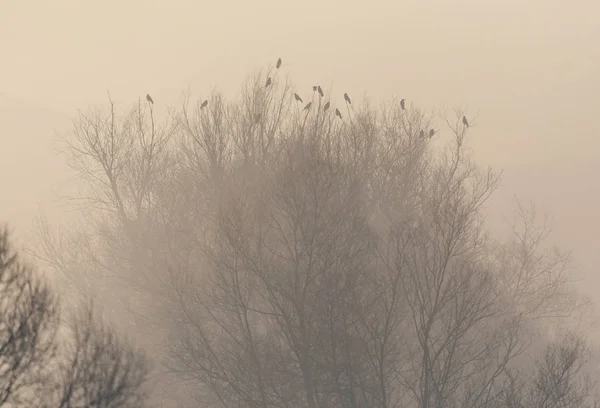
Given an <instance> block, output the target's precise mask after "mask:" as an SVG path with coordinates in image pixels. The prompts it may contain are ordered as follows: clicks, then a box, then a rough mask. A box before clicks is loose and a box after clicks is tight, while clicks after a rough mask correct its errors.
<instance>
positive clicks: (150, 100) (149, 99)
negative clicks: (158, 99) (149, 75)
mask: <svg viewBox="0 0 600 408" xmlns="http://www.w3.org/2000/svg"><path fill="white" fill-rule="evenodd" d="M146 100H147V101H148V102H150V103H151V104H152V105H154V101H153V100H152V97H151V96H150V94H146Z"/></svg>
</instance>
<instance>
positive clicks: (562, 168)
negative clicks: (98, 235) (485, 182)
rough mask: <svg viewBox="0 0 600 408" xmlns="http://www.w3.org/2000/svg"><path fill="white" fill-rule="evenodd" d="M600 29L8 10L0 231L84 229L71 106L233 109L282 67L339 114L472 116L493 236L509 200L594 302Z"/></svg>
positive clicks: (380, 13) (337, 14) (11, 5)
mask: <svg viewBox="0 0 600 408" xmlns="http://www.w3.org/2000/svg"><path fill="white" fill-rule="evenodd" d="M599 15H600V4H598V3H596V2H592V1H591V0H588V1H571V2H564V1H553V0H546V1H541V0H535V1H530V2H519V1H516V0H507V1H491V0H490V1H484V2H481V1H474V0H469V1H467V0H457V1H441V0H432V1H429V2H422V1H415V0H409V1H397V0H396V1H391V0H388V1H370V2H367V3H365V2H362V1H357V0H350V1H345V2H333V1H329V2H323V1H316V0H307V1H303V2H282V1H266V0H257V1H253V2H250V1H232V2H205V1H191V0H187V1H185V0H170V1H158V0H155V1H150V0H146V1H142V0H128V1H116V0H110V1H104V2H99V3H92V2H83V1H79V0H58V1H54V2H46V1H40V0H29V1H24V0H0V185H1V186H2V190H1V191H2V193H1V194H0V222H2V221H6V222H8V224H9V226H10V228H11V231H13V232H14V234H13V235H14V238H15V240H16V242H17V243H18V244H19V245H22V246H25V245H30V244H31V243H32V242H34V241H35V239H36V230H35V220H36V217H39V216H40V215H44V216H45V217H46V218H47V219H48V221H49V222H50V223H51V224H52V226H53V227H56V228H58V227H59V226H60V225H61V223H63V222H64V223H66V222H68V221H69V220H71V219H73V218H75V217H76V216H77V215H78V213H77V212H74V211H71V209H70V207H69V206H67V203H66V202H65V200H64V199H63V198H64V197H65V196H74V195H77V190H78V186H77V183H78V178H77V176H76V174H75V173H74V172H72V171H71V170H70V169H69V167H68V166H67V161H66V159H65V156H64V155H63V153H64V146H63V145H62V144H61V138H62V137H65V136H67V135H69V133H70V131H71V130H72V126H73V124H72V120H73V119H75V118H76V117H77V114H78V111H79V110H81V111H87V110H88V109H89V108H90V107H94V106H100V105H101V106H107V105H108V102H109V100H108V97H109V94H110V97H111V98H112V100H113V101H115V103H116V109H117V111H120V112H122V111H124V110H127V109H129V108H130V107H131V106H132V105H133V104H134V103H136V102H137V101H138V100H140V101H141V102H142V103H145V102H144V101H145V95H146V94H147V93H149V94H150V95H152V98H153V100H154V105H153V112H154V114H155V115H156V118H157V122H161V121H162V119H163V118H166V117H167V116H168V115H169V114H170V112H171V110H173V109H176V108H179V107H181V103H182V95H183V93H184V92H187V91H189V92H191V96H192V98H193V99H197V100H204V99H206V98H209V96H210V94H211V92H213V91H214V90H215V89H216V90H220V91H222V92H223V93H224V94H225V95H226V97H227V98H228V99H229V98H236V97H237V95H238V93H239V89H240V85H241V84H242V83H243V81H244V80H246V79H247V78H248V77H249V76H251V75H253V74H254V73H256V72H258V71H259V70H263V69H266V68H272V67H273V66H274V64H275V62H276V60H277V58H282V60H283V65H282V67H281V70H280V72H281V74H280V75H281V76H282V77H284V76H285V77H289V79H290V80H291V81H292V83H293V84H294V86H295V89H296V90H298V91H299V92H301V94H302V95H303V96H304V95H308V94H309V93H310V89H311V87H312V86H313V85H314V84H317V83H318V84H321V85H323V87H324V88H325V89H326V91H327V93H328V94H331V98H332V100H335V101H337V103H338V104H341V103H342V101H343V99H342V95H343V94H344V93H345V92H347V93H348V94H349V95H351V96H352V98H353V104H354V105H353V106H357V105H358V106H360V105H361V104H362V103H363V99H364V98H365V97H366V98H368V99H369V100H370V101H371V102H372V104H373V105H374V106H376V105H379V104H380V103H381V102H383V101H384V100H389V99H391V98H398V99H400V98H405V99H406V100H407V101H408V104H410V105H411V106H412V105H414V106H418V107H421V108H423V109H425V110H427V109H434V112H433V113H435V114H440V115H444V114H446V115H449V116H452V114H453V113H452V111H453V109H455V108H460V109H464V110H465V112H466V115H467V116H468V117H469V119H470V122H471V125H472V126H471V129H470V131H469V148H470V149H471V150H472V152H473V156H474V158H475V159H476V161H477V163H478V164H481V165H482V166H483V167H487V166H488V165H489V166H492V168H493V169H494V170H496V171H500V170H501V171H503V175H502V183H501V187H500V188H499V190H498V191H497V192H496V193H494V194H493V195H492V196H491V199H490V200H489V202H488V204H487V206H486V211H487V214H488V220H487V221H488V222H489V226H490V228H491V230H492V231H493V232H496V233H497V234H498V235H499V236H502V235H503V234H506V233H507V232H508V231H507V229H506V228H507V223H506V220H507V219H509V218H511V216H512V215H513V213H514V204H515V200H514V199H515V197H517V198H519V199H520V200H521V201H523V202H531V203H533V204H535V205H536V206H537V207H538V209H539V210H540V211H541V212H542V213H545V214H547V215H548V216H549V218H548V225H549V226H550V227H551V229H552V235H551V236H550V237H549V241H550V242H551V243H555V244H557V245H558V246H560V247H561V248H562V249H564V250H567V251H571V253H572V255H573V265H572V266H573V269H574V275H575V276H576V277H577V278H578V282H577V284H576V286H577V288H578V289H579V290H580V291H581V292H582V293H583V294H585V295H588V296H589V297H590V298H591V299H592V300H593V301H594V303H596V304H598V303H599V302H600V291H598V289H597V288H598V286H599V283H600V277H599V276H598V269H597V266H598V265H600V238H599V237H598V233H597V232H598V226H600V215H599V213H598V210H597V209H598V208H600V185H599V183H598V181H597V178H598V174H600V137H599V136H600V123H599V122H598V120H597V113H596V111H597V107H598V103H597V98H596V95H597V94H598V93H599V91H600V79H599V75H598V74H599V73H600V48H599V47H597V45H596V44H597V43H598V42H599V41H600V25H599V24H598V22H597V21H598V16H599ZM306 99H307V100H308V99H309V98H306ZM438 128H441V131H440V134H441V137H444V136H448V137H449V136H451V135H450V132H449V131H448V130H446V129H445V128H444V127H443V126H442V125H441V124H440V125H439V126H438ZM434 143H436V142H435V141H434ZM61 197H62V198H61ZM41 272H42V273H45V271H44V270H42V271H41ZM592 332H593V330H592V327H590V335H591V338H595V340H597V344H596V346H598V345H600V336H598V335H597V334H595V333H592Z"/></svg>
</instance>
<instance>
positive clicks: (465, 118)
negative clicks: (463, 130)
mask: <svg viewBox="0 0 600 408" xmlns="http://www.w3.org/2000/svg"><path fill="white" fill-rule="evenodd" d="M463 125H465V126H466V127H469V121H468V120H467V117H466V116H463Z"/></svg>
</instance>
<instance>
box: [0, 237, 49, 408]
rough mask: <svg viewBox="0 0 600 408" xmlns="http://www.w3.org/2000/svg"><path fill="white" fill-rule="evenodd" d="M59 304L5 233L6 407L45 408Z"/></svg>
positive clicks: (0, 308)
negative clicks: (32, 407) (18, 253)
mask: <svg viewBox="0 0 600 408" xmlns="http://www.w3.org/2000/svg"><path fill="white" fill-rule="evenodd" d="M57 327H58V321H57V304H56V300H55V298H54V296H52V294H51V292H50V290H49V288H48V286H47V285H46V284H45V283H44V282H42V281H41V280H39V279H38V278H37V277H36V276H34V274H33V271H32V269H31V268H30V267H29V266H27V265H25V264H23V263H22V262H21V261H20V259H19V257H18V255H17V254H16V253H15V252H13V250H12V248H11V245H10V242H9V234H8V230H7V228H5V227H3V228H1V229H0V406H40V405H38V404H39V403H40V402H41V400H42V398H41V397H40V396H41V395H42V394H43V393H42V391H43V390H44V388H45V387H46V386H48V385H49V384H48V383H49V381H48V378H49V372H48V370H47V368H48V366H49V364H50V362H51V361H52V359H53V358H54V356H55V342H54V339H55V335H56V331H57Z"/></svg>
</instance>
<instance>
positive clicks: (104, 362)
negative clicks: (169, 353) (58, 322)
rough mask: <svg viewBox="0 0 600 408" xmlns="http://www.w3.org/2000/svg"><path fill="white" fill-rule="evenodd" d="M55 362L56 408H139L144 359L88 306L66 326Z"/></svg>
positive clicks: (142, 391) (142, 395)
mask: <svg viewBox="0 0 600 408" xmlns="http://www.w3.org/2000/svg"><path fill="white" fill-rule="evenodd" d="M69 326H70V327H69V332H68V334H67V337H66V341H65V344H64V345H63V348H62V349H63V359H62V361H61V362H60V363H59V368H58V370H59V372H60V384H59V391H58V402H57V403H56V405H55V406H56V407H57V408H69V407H103V408H118V407H130V408H135V407H142V406H144V405H143V403H144V401H145V399H146V397H147V395H146V394H145V390H144V389H143V385H144V383H145V381H146V380H147V375H148V372H149V367H148V363H147V360H146V358H145V357H144V355H143V354H140V353H139V352H138V351H137V350H135V349H134V348H132V347H131V346H129V345H128V344H126V343H125V342H124V341H123V340H121V339H120V338H119V337H118V336H117V334H116V333H115V332H114V330H113V329H111V328H110V327H109V326H107V325H106V323H104V322H103V321H101V320H100V319H99V318H98V316H96V315H95V313H94V309H93V305H92V304H90V305H88V307H87V308H84V309H82V311H80V312H79V313H78V314H76V315H75V317H74V319H73V320H72V321H71V324H70V325H69Z"/></svg>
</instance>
